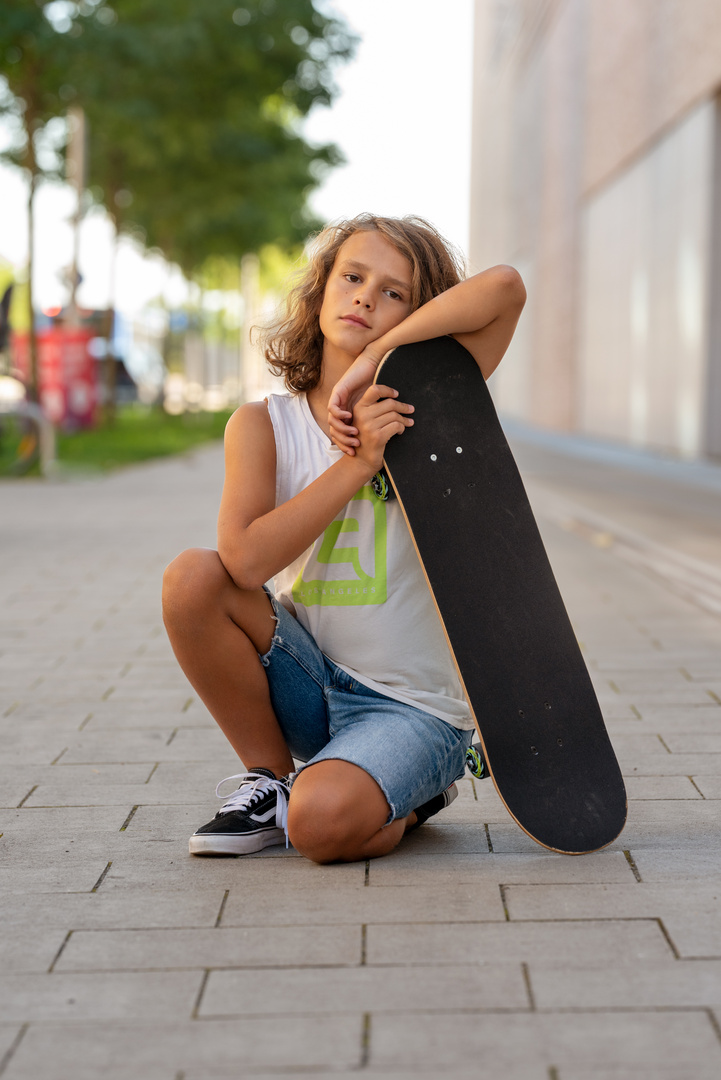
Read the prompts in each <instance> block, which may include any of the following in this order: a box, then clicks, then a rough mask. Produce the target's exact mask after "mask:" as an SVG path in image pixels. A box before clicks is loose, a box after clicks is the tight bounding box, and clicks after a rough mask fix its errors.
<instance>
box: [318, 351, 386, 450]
mask: <svg viewBox="0 0 721 1080" xmlns="http://www.w3.org/2000/svg"><path fill="white" fill-rule="evenodd" d="M377 367H378V360H375V359H374V358H373V357H371V356H368V355H366V353H365V352H362V353H361V354H360V356H358V357H357V358H356V360H355V361H354V362H353V363H352V364H351V366H350V367H349V368H348V370H347V371H346V373H345V375H344V376H343V378H342V379H339V380H338V382H337V383H336V384H335V386H334V387H333V389H332V391H331V395H330V399H329V401H328V424H329V426H330V437H331V439H332V440H333V442H334V443H335V445H336V446H337V447H338V448H339V449H340V450H342V451H343V452H344V453H345V454H350V456H351V457H352V456H353V454H354V453H355V449H354V448H355V447H356V446H358V445H359V440H358V438H357V436H358V428H356V427H354V425H353V410H354V408H355V407H356V405H357V404H358V402H359V401H360V399H361V398H362V396H363V394H364V393H365V392H366V390H367V389H368V387H369V386H370V385H371V383H372V382H373V379H374V377H375V373H376V368H377Z"/></svg>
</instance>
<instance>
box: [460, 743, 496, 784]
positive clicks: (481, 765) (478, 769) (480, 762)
mask: <svg viewBox="0 0 721 1080" xmlns="http://www.w3.org/2000/svg"><path fill="white" fill-rule="evenodd" d="M466 766H467V767H468V771H469V772H470V774H471V776H475V777H476V779H477V780H487V779H488V777H489V776H490V775H491V774H490V773H489V771H488V765H487V764H486V759H485V757H484V754H483V747H482V746H481V744H480V743H479V742H475V743H473V745H472V746H469V747H468V749H467V750H466Z"/></svg>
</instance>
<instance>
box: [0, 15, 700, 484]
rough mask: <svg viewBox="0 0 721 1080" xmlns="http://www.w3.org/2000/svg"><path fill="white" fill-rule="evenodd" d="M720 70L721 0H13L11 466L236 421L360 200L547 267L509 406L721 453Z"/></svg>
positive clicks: (7, 167) (669, 445)
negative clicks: (311, 270) (320, 243)
mask: <svg viewBox="0 0 721 1080" xmlns="http://www.w3.org/2000/svg"><path fill="white" fill-rule="evenodd" d="M719 85H721V5H719V4H718V3H717V2H716V0H687V2H685V3H683V4H681V3H680V2H679V0H633V2H631V3H629V2H628V0H475V2H473V0H451V2H450V3H449V4H446V5H445V6H444V8H443V9H442V10H439V8H438V6H437V4H434V3H431V2H429V0H414V2H411V0H395V2H394V3H392V4H389V3H387V2H381V0H366V2H365V3H364V4H363V5H362V6H361V7H359V6H358V5H357V4H355V5H353V4H351V3H350V0H335V2H331V0H314V2H311V0H283V2H280V0H243V6H239V0H213V2H212V3H207V0H173V2H172V3H171V2H170V0H81V2H75V0H53V2H51V3H43V2H42V0H37V2H36V0H4V2H3V9H2V16H1V18H0V301H1V303H0V409H3V410H4V412H3V413H2V414H1V415H0V469H2V468H4V469H5V471H8V470H10V471H12V470H16V471H19V469H20V468H21V467H22V465H19V464H18V461H19V459H23V460H25V459H27V460H28V461H30V459H31V458H32V457H33V454H32V453H30V452H27V453H25V451H23V445H25V450H28V451H29V450H31V449H32V447H31V444H32V442H33V439H35V442H36V444H38V445H39V438H38V424H39V421H38V419H37V410H38V409H39V410H40V411H41V413H42V417H43V420H42V423H44V424H46V425H47V424H48V423H49V424H52V427H53V431H54V433H56V434H57V453H58V454H59V456H60V458H61V459H67V460H71V459H73V457H75V458H77V460H78V461H81V460H83V458H84V457H88V456H89V457H90V458H91V459H92V460H94V461H97V462H98V463H103V462H104V461H106V459H107V461H109V463H111V464H112V463H113V461H115V460H120V458H122V456H123V451H122V450H121V449H119V448H118V447H119V440H118V435H119V432H121V430H122V432H123V439H124V443H123V445H125V446H126V448H129V447H130V445H131V443H133V442H135V443H136V444H137V447H136V449H137V454H138V455H139V456H147V455H148V454H149V453H160V452H169V451H168V450H163V447H164V446H166V443H167V446H169V447H170V448H171V449H173V448H178V445H179V444H181V445H184V444H185V442H187V441H192V440H194V439H200V438H206V437H211V436H213V435H217V434H218V433H219V432H221V431H222V425H223V423H224V420H225V418H226V417H227V415H228V412H229V411H230V410H232V408H234V407H235V406H236V405H237V404H238V403H239V402H241V401H243V400H252V399H255V398H257V397H259V396H262V394H263V393H265V392H266V391H267V388H268V386H269V379H270V376H268V374H267V373H266V371H265V368H264V364H263V362H262V359H261V357H260V356H259V355H258V353H257V351H256V350H255V349H254V348H253V346H252V344H251V343H250V341H249V336H248V330H249V327H250V326H251V325H253V324H254V323H256V322H259V321H260V322H263V321H264V320H266V319H268V318H270V317H272V313H273V311H274V310H275V308H276V306H277V303H278V299H279V296H280V295H281V292H282V289H283V286H284V282H285V281H286V280H287V278H288V275H289V274H290V273H291V272H292V270H293V268H294V267H295V266H296V265H297V264H298V262H299V261H300V260H302V257H303V254H302V253H303V244H304V241H305V239H306V238H307V236H308V235H309V234H310V233H312V232H313V231H314V230H316V229H318V228H319V227H320V225H321V224H322V223H324V222H326V221H328V220H331V219H335V218H338V217H341V216H350V215H353V214H356V213H358V212H360V211H362V210H371V211H373V212H376V213H383V214H404V213H415V214H420V215H422V216H424V217H427V218H428V219H429V220H431V221H433V222H434V224H436V225H437V226H438V227H439V228H440V230H441V231H442V232H443V233H444V234H445V235H446V236H447V237H448V238H449V239H450V240H451V241H452V242H453V243H455V244H456V245H457V246H459V247H460V248H461V249H462V250H463V251H464V252H465V253H466V254H467V256H468V264H469V270H470V271H475V270H478V269H481V268H483V267H484V266H488V265H491V264H493V263H497V262H508V263H512V264H513V265H515V266H517V267H518V269H519V270H520V271H521V273H522V274H523V276H524V279H525V281H526V284H527V288H528V294H529V300H528V304H527V307H526V311H525V312H524V315H523V318H522V321H521V324H520V326H519V330H518V332H517V335H516V338H515V340H514V343H513V345H512V347H511V350H510V352H509V356H508V358H507V359H506V360H505V361H504V363H503V365H501V368H500V369H499V371H498V373H497V374H496V375H495V376H494V377H493V380H492V389H493V392H494V395H495V397H496V400H497V402H498V405H499V407H500V409H501V411H502V412H503V413H504V414H505V415H506V416H508V417H511V418H515V420H516V421H521V422H523V423H525V424H531V425H534V426H538V427H540V428H547V429H552V430H556V431H561V432H573V433H576V434H578V435H582V436H588V437H593V438H596V439H598V438H601V439H606V440H612V441H615V442H616V443H617V444H622V445H626V446H632V447H637V448H641V449H645V450H650V451H661V452H662V453H665V454H668V455H671V456H677V457H681V458H686V459H701V458H709V457H714V456H719V455H721V340H719V335H720V334H721V323H720V321H719V316H718V315H717V314H716V312H715V305H714V303H713V298H714V296H715V294H716V292H717V290H718V282H717V277H718V275H719V272H720V270H721V260H720V258H719V256H720V254H721V225H720V224H719V220H720V215H719V210H720V208H721V178H720V177H719V169H720V167H721V155H720V154H719V149H718V148H719V146H720V145H721V143H720V142H719V133H720V132H721V125H720V123H719V99H718V88H719ZM103 433H104V434H103ZM111 436H112V440H111V441H112V448H111V450H110V451H102V449H101V443H100V442H99V440H100V439H101V438H104V439H105V440H106V442H107V440H108V439H110V438H111ZM93 440H94V441H93ZM164 440H166V441H164ZM178 440H179V442H178ZM141 444H142V448H140V447H141ZM107 445H110V443H108V444H107ZM35 450H36V451H37V445H36V447H35ZM133 452H134V453H135V451H133ZM103 453H105V458H104V457H103ZM127 453H128V454H130V450H129V449H128V450H127ZM23 454H24V457H23ZM108 455H109V456H108ZM113 455H114V456H113ZM35 457H37V453H35ZM3 462H4V464H3Z"/></svg>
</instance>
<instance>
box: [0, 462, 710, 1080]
mask: <svg viewBox="0 0 721 1080" xmlns="http://www.w3.org/2000/svg"><path fill="white" fill-rule="evenodd" d="M518 445H519V459H520V460H521V461H522V462H523V463H524V464H525V466H526V470H527V473H528V486H529V491H530V494H531V496H532V499H533V500H534V502H535V503H536V507H537V510H538V513H539V515H540V518H541V524H542V527H543V531H544V535H545V537H546V541H547V544H548V547H549V552H550V554H551V558H552V561H553V563H554V566H555V567H556V570H557V574H558V578H559V582H560V584H561V588H562V591H563V593H564V596H565V598H566V601H567V604H568V606H569V610H570V612H571V615H572V618H573V621H574V625H575V627H576V629H577V633H578V636H579V638H580V640H581V642H582V644H583V648H584V650H585V655H586V657H587V660H588V663H589V666H590V668H591V670H592V674H593V677H594V681H595V683H596V686H597V689H598V693H599V696H600V699H601V703H602V706H603V708H604V711H605V714H606V717H607V720H608V726H609V730H610V732H611V736H612V739H613V741H614V745H615V746H616V749H617V752H618V754H619V758H620V760H621V763H622V766H623V769H624V773H625V775H626V777H627V779H628V791H629V796H630V800H631V802H630V815H629V823H628V825H627V828H626V830H625V832H624V833H623V834H622V836H621V838H620V840H619V842H618V843H616V844H614V845H613V846H612V847H611V848H610V849H608V850H606V851H603V852H600V853H597V854H595V855H588V856H583V857H580V858H569V857H564V856H559V855H553V854H550V853H548V852H546V851H544V850H543V849H541V848H540V847H538V846H536V845H535V844H533V842H532V841H530V840H529V839H528V838H527V837H526V836H525V835H524V834H523V833H522V832H521V831H520V830H519V829H518V828H517V827H516V826H515V825H514V823H513V822H512V821H511V820H510V818H509V817H508V814H507V813H506V811H505V810H504V808H503V807H502V806H501V804H500V802H499V800H498V798H497V796H496V795H495V792H494V791H493V789H492V787H491V785H490V784H489V783H475V784H474V783H473V782H472V781H471V780H470V778H469V779H467V780H464V781H463V782H462V785H461V787H462V793H461V797H460V798H459V799H458V800H457V801H456V802H455V803H454V804H453V805H452V806H451V807H450V808H449V809H448V810H447V811H445V812H444V813H443V814H442V815H440V816H439V817H438V818H437V819H434V820H433V821H432V822H430V823H429V824H428V825H427V826H425V827H424V828H423V829H421V830H419V831H418V832H417V833H414V834H413V835H412V836H411V837H409V838H408V839H407V840H406V841H405V842H404V843H403V844H402V845H401V847H400V848H399V849H398V851H397V852H395V853H393V854H392V855H390V856H388V857H386V858H384V859H380V860H376V861H373V862H371V863H369V864H367V865H364V864H358V865H351V866H333V867H323V868H321V867H317V866H314V865H312V864H311V863H309V862H307V861H306V860H304V859H303V858H301V857H300V856H298V855H297V854H296V853H295V852H293V851H292V850H291V851H288V852H286V851H285V850H284V849H283V848H282V847H277V848H271V849H267V850H266V851H265V852H263V853H262V854H260V855H258V856H250V857H246V858H242V859H227V860H225V859H223V860H221V859H217V860H199V859H193V858H191V857H190V856H188V854H187V837H188V835H189V833H190V832H192V831H193V830H194V828H195V827H197V826H198V825H199V824H200V823H202V822H204V821H206V820H207V819H208V817H209V816H210V815H211V814H212V813H213V812H214V810H215V805H214V804H215V798H214V787H215V784H216V782H217V781H218V780H219V779H220V778H221V777H223V776H225V775H228V774H230V773H233V772H236V771H237V770H238V763H237V761H236V760H235V759H234V756H233V754H232V752H231V751H230V750H229V748H228V747H227V746H226V745H225V743H224V740H223V738H222V737H221V736H220V734H219V733H218V732H217V731H216V729H215V727H214V724H213V722H212V721H211V719H210V718H209V716H208V715H207V713H206V712H205V710H204V709H203V707H202V706H201V705H200V703H199V702H198V701H197V699H196V698H195V696H194V695H193V692H192V690H191V689H190V688H189V687H188V685H187V683H186V682H185V680H184V678H183V676H182V674H181V673H180V671H179V670H178V669H177V667H176V665H175V662H174V660H173V657H172V655H171V652H170V649H169V647H168V645H167V642H166V640H165V637H164V634H163V631H162V627H161V620H160V611H159V586H160V576H161V573H162V569H163V566H164V565H165V563H166V562H167V561H168V560H169V559H170V558H172V556H173V555H174V554H175V553H176V552H177V551H179V550H180V549H181V548H183V547H186V546H189V545H191V544H205V545H212V544H213V540H214V521H215V514H216V508H217V503H218V497H219V492H220V484H221V470H222V461H221V453H220V450H219V449H218V448H211V449H205V450H202V451H199V452H197V453H195V454H194V455H193V456H192V457H189V458H185V459H180V460H174V461H171V462H164V463H159V464H152V465H148V466H143V467H138V468H135V469H131V470H127V471H125V472H122V473H119V474H116V475H114V476H112V477H110V478H108V479H103V480H86V481H72V482H64V483H54V484H44V483H41V482H20V483H12V484H11V483H4V484H1V485H0V544H1V549H2V556H3V557H2V563H1V565H0V725H1V728H0V730H1V733H2V747H3V753H2V757H1V759H0V761H1V764H0V807H2V809H0V832H1V833H2V837H1V838H0V910H1V911H2V920H1V923H0V971H1V972H2V974H1V976H0V1002H1V1007H0V1077H2V1080H29V1078H31V1077H32V1078H33V1080H37V1077H40V1076H42V1077H47V1078H48V1080H96V1078H99V1077H101V1076H102V1077H108V1078H109V1080H121V1078H122V1080H126V1078H127V1080H131V1078H132V1080H201V1078H202V1080H205V1078H210V1077H213V1078H218V1080H225V1078H228V1080H229V1078H231V1077H232V1078H233V1080H237V1078H239V1077H246V1076H247V1077H256V1076H263V1077H268V1078H274V1077H287V1076H289V1075H295V1074H298V1075H305V1076H322V1077H325V1078H327V1080H338V1078H340V1077H345V1076H348V1075H349V1074H352V1073H355V1072H358V1071H361V1072H364V1073H365V1074H367V1075H368V1076H372V1077H374V1078H376V1080H380V1078H391V1077H392V1078H393V1080H410V1078H411V1077H413V1078H414V1080H416V1078H418V1077H422V1076H427V1077H447V1076H452V1077H456V1078H459V1080H471V1078H473V1080H486V1078H491V1077H492V1078H494V1080H496V1078H498V1080H500V1078H502V1080H516V1078H518V1080H611V1078H627V1077H628V1078H630V1077H633V1078H634V1080H651V1078H653V1080H659V1078H661V1080H688V1078H689V1077H693V1078H694V1080H711V1078H714V1080H716V1078H717V1077H718V1076H719V1075H721V907H720V906H719V897H720V896H721V835H720V832H721V830H720V820H719V818H720V815H719V810H720V809H721V807H720V804H719V799H720V798H721V707H720V705H721V664H720V663H719V660H720V658H721V619H720V618H719V614H718V613H717V612H715V611H713V610H710V608H709V607H708V605H707V606H706V607H704V606H703V604H702V603H701V601H702V600H703V596H701V595H700V589H699V588H696V592H695V593H694V592H693V591H692V590H691V591H689V590H686V592H685V593H684V595H681V592H682V591H683V590H682V589H681V588H680V587H679V582H678V576H677V577H676V578H674V575H673V573H671V572H669V573H667V574H666V576H664V573H665V572H664V571H663V566H661V569H660V570H659V565H660V564H659V563H658V552H656V551H655V548H653V550H652V545H653V544H657V545H658V544H661V546H663V547H665V548H668V549H669V550H673V551H675V552H676V553H677V554H679V555H680V556H682V560H681V561H682V562H683V558H693V559H694V560H696V561H697V563H698V564H699V565H701V564H702V563H703V564H704V565H705V566H707V569H708V574H709V581H711V580H712V579H713V578H714V574H715V572H716V570H717V569H718V567H715V566H714V557H713V551H714V545H713V543H711V540H713V538H714V536H715V542H716V545H718V540H719V538H721V528H720V527H719V520H720V519H721V495H719V494H717V493H715V492H713V491H711V490H710V489H709V490H707V491H706V493H705V496H704V497H705V500H706V502H707V503H708V505H709V507H710V506H711V505H712V504H713V506H714V507H715V516H714V514H712V513H710V512H709V513H708V514H707V515H706V517H705V518H704V525H703V528H704V530H706V531H705V532H704V533H703V538H702V541H703V542H701V541H700V540H698V537H699V535H700V534H699V533H698V530H697V529H696V525H694V519H693V514H692V513H691V511H688V509H686V510H684V520H682V519H681V517H680V516H679V512H678V509H676V510H675V511H674V505H675V504H674V499H675V498H676V496H675V495H674V493H673V491H672V490H671V487H672V482H671V480H669V479H668V477H667V478H666V480H663V478H661V479H658V481H657V482H658V484H659V485H661V486H663V484H664V483H665V484H666V485H667V486H666V488H664V489H663V490H664V491H666V494H667V496H668V497H667V498H666V501H665V502H664V501H663V499H662V498H661V495H660V494H658V493H657V496H656V495H655V496H654V499H655V500H656V501H655V502H654V499H651V498H650V496H649V486H648V484H646V483H645V481H643V479H640V480H639V479H638V477H637V482H636V486H635V488H634V492H635V493H634V494H629V493H628V492H627V491H626V489H624V491H621V492H620V494H619V484H621V480H622V479H623V477H624V476H625V477H626V480H627V482H628V483H629V484H630V483H631V479H630V478H632V476H631V473H628V472H624V471H623V470H622V473H621V474H620V475H621V480H619V478H618V476H616V477H615V478H613V477H611V475H610V474H609V473H608V472H604V469H605V468H610V467H611V466H605V465H602V464H598V463H594V462H593V461H586V462H585V464H584V462H583V460H582V459H581V458H578V459H577V460H575V462H574V461H572V460H571V459H570V458H568V457H564V456H563V454H562V453H560V452H557V451H553V452H552V451H551V450H549V449H548V448H546V449H543V448H542V447H540V446H534V445H532V444H531V443H522V442H519V444H518ZM554 454H555V458H554ZM571 474H572V479H573V482H572V483H571V481H570V480H569V476H570V475H571ZM604 477H605V480H604ZM594 483H595V484H596V485H597V486H596V487H595V488H594ZM669 484H671V487H669V486H668V485H669ZM599 485H600V487H599ZM654 490H655V489H654ZM659 490H660V489H659ZM684 490H685V489H684ZM594 491H596V492H597V496H593V498H595V500H596V501H595V502H593V505H591V501H592V495H590V494H589V493H593V492H594ZM584 500H585V501H584ZM589 500H591V501H589ZM662 503H663V505H661V504H662ZM664 507H665V509H664ZM632 512H633V513H635V514H636V517H635V519H634V520H633V521H631V520H630V515H631V513H632ZM699 513H700V508H699ZM594 514H595V517H594ZM674 514H675V516H674ZM654 515H655V516H654ZM689 515H690V516H689ZM641 517H643V522H641ZM601 519H603V520H602V522H601ZM684 521H686V524H684ZM654 522H655V523H656V524H655V525H654ZM669 522H670V523H671V525H673V523H674V522H675V535H670V532H669V529H670V526H669ZM699 528H700V526H699ZM695 529H696V533H694V530H695ZM614 530H615V531H614ZM624 530H625V532H624ZM714 530H717V531H716V532H714ZM631 532H632V533H633V536H634V537H635V540H633V543H632V542H631V540H629V535H630V533H631ZM622 534H623V535H622ZM694 535H695V536H696V540H697V541H698V543H696V541H694ZM624 536H625V540H624V539H623V537H624ZM639 538H640V539H639ZM644 540H645V541H646V542H647V543H648V544H649V545H651V546H649V547H648V550H649V551H650V552H651V555H652V556H653V557H652V558H651V557H650V562H649V565H645V564H644V558H643V550H644V549H643V542H644ZM634 543H635V544H636V548H635V550H636V552H637V555H638V553H639V552H640V555H639V556H638V557H637V558H636V560H635V561H634V560H633V558H630V557H628V550H630V548H632V547H633V544H634ZM695 543H696V546H694V544H695ZM716 550H717V551H718V550H719V549H718V547H717V548H716ZM653 559H656V562H653ZM704 560H705V562H704ZM671 561H673V560H671ZM651 563H653V565H651ZM697 569H698V567H697ZM697 585H698V582H697ZM689 597H691V599H689Z"/></svg>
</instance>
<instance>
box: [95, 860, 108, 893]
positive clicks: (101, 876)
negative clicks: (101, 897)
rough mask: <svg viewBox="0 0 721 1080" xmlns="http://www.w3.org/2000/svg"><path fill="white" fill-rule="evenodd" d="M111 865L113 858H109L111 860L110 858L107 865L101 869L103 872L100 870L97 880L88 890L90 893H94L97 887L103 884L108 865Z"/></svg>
mask: <svg viewBox="0 0 721 1080" xmlns="http://www.w3.org/2000/svg"><path fill="white" fill-rule="evenodd" d="M112 865H113V860H112V859H111V860H110V862H109V863H108V865H107V866H106V867H105V869H104V870H103V872H102V874H101V875H100V877H99V878H98V880H97V881H96V882H95V884H94V885H93V887H92V889H91V890H90V891H91V893H96V892H97V891H98V889H99V888H100V886H101V885H102V884H103V882H104V881H105V877H106V875H107V873H108V870H109V869H110V867H111V866H112Z"/></svg>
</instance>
